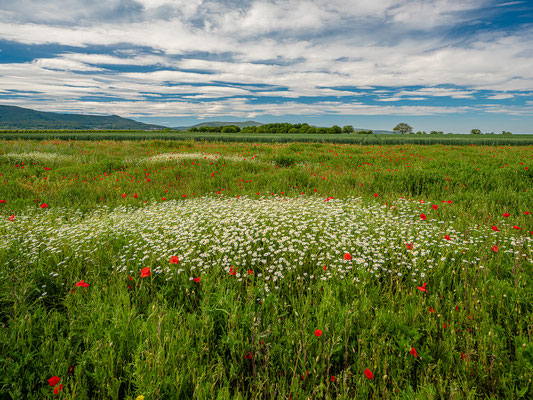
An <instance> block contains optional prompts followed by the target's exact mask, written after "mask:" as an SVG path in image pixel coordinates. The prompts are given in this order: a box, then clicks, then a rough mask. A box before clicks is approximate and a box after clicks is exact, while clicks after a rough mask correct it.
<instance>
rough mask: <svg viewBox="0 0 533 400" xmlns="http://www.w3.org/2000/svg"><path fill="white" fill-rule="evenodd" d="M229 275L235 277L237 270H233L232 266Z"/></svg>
mask: <svg viewBox="0 0 533 400" xmlns="http://www.w3.org/2000/svg"><path fill="white" fill-rule="evenodd" d="M229 274H230V275H237V270H236V269H235V268H233V265H232V266H231V267H229Z"/></svg>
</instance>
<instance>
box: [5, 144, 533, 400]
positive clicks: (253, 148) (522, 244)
mask: <svg viewBox="0 0 533 400" xmlns="http://www.w3.org/2000/svg"><path fill="white" fill-rule="evenodd" d="M531 150H532V148H531V147H528V146H525V147H503V146H499V147H483V146H451V147H450V146H440V145H435V146H416V145H407V144H404V145H400V146H385V145H376V146H372V145H370V146H360V145H353V144H350V145H345V144H330V143H309V144H306V143H290V144H265V143H262V144H260V143H254V144H247V143H220V142H197V141H176V142H173V141H157V142H150V141H140V142H128V141H125V142H120V143H117V142H113V141H102V142H100V143H99V142H97V141H88V142H78V141H76V142H70V141H60V140H54V141H38V142H32V141H25V140H18V141H4V142H0V200H4V201H5V202H2V203H0V354H1V356H0V393H1V396H0V397H2V398H13V399H21V398H28V399H42V398H54V397H57V398H65V399H109V398H117V399H136V398H138V396H144V398H145V399H174V398H195V399H212V398H227V399H234V398H242V399H244V398H246V399H259V398H261V399H264V398H269V399H274V398H280V399H289V398H292V399H301V398H326V399H333V398H340V399H353V398H361V399H367V398H371V399H399V398H418V399H439V398H442V399H449V398H454V399H463V398H464V399H475V398H492V399H502V398H505V399H508V398H509V399H514V398H524V399H525V398H531V397H532V395H533V389H532V382H531V380H532V378H533V340H532V334H533V328H532V327H533V320H532V315H533V306H532V305H533V269H532V266H533V265H532V259H533V253H532V235H531V234H530V232H532V231H533V222H532V221H531V218H532V217H531V214H528V213H529V212H531V211H533V210H532V208H533V207H532V206H533V198H532V196H531V194H530V193H529V192H530V191H531V187H532V185H531V182H532V180H531V178H532V176H531V170H530V162H531ZM23 167H24V168H23ZM526 168H527V169H526ZM45 178H46V179H45ZM148 180H149V181H148ZM230 189H231V190H230ZM135 193H136V194H137V196H136V197H134V194H135ZM258 193H259V194H258ZM302 193H303V194H302ZM123 195H125V196H123ZM184 195H186V197H184ZM239 196H241V197H239ZM402 197H403V199H402ZM163 198H165V200H163ZM421 201H422V202H421ZM43 204H46V207H43ZM433 206H435V207H433ZM504 213H505V215H507V213H509V214H510V215H509V216H504ZM422 215H424V216H425V218H422ZM492 227H496V228H497V229H498V230H497V231H496V230H494V229H493V228H492ZM516 228H520V229H516ZM446 236H448V237H446ZM494 246H496V248H495V247H494ZM346 254H349V255H350V257H348V256H345V255H346ZM173 257H178V258H179V262H178V263H177V264H175V263H171V260H173ZM145 268H148V269H149V271H150V274H149V275H148V276H145V275H147V274H146V273H144V274H143V275H141V271H143V270H144V269H145ZM145 271H146V270H145ZM142 276H144V277H142ZM82 281H83V282H85V283H86V284H87V285H88V287H84V285H83V284H82ZM415 353H416V355H415ZM365 371H366V372H365ZM369 372H370V373H371V375H370V374H369ZM53 376H57V377H59V378H60V381H59V382H58V383H57V384H55V385H54V386H50V384H49V382H48V379H50V378H52V377H53ZM370 376H371V379H370V378H369V377H370ZM60 385H63V386H62V387H61V390H59V388H60ZM54 388H55V390H56V391H57V392H58V394H57V395H54ZM141 398H142V397H141Z"/></svg>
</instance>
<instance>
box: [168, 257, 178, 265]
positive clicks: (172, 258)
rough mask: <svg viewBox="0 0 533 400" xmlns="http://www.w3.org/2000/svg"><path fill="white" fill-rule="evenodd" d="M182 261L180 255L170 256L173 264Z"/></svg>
mask: <svg viewBox="0 0 533 400" xmlns="http://www.w3.org/2000/svg"><path fill="white" fill-rule="evenodd" d="M179 262H180V259H179V258H178V256H172V257H170V263H171V264H177V263H179Z"/></svg>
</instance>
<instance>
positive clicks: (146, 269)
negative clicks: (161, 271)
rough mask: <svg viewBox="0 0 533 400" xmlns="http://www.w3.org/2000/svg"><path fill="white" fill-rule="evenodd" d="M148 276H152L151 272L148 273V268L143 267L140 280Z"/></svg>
mask: <svg viewBox="0 0 533 400" xmlns="http://www.w3.org/2000/svg"><path fill="white" fill-rule="evenodd" d="M150 275H152V271H150V268H149V267H144V268H143V269H141V278H146V277H148V276H150Z"/></svg>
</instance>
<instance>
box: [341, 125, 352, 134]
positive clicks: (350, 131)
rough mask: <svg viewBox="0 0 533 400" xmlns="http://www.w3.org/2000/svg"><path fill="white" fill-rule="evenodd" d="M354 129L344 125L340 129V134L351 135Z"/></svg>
mask: <svg viewBox="0 0 533 400" xmlns="http://www.w3.org/2000/svg"><path fill="white" fill-rule="evenodd" d="M353 132H354V129H353V126H351V125H346V126H344V127H343V128H342V133H353Z"/></svg>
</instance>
